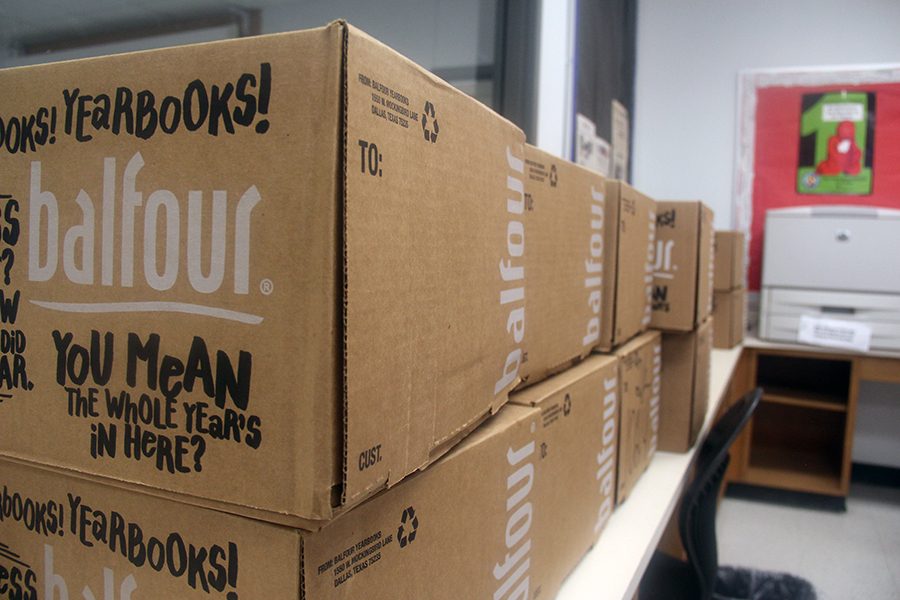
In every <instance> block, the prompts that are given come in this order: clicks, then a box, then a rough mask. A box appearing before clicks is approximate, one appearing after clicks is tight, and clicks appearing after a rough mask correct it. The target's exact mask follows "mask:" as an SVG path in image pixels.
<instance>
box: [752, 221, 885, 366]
mask: <svg viewBox="0 0 900 600" xmlns="http://www.w3.org/2000/svg"><path fill="white" fill-rule="evenodd" d="M803 316H807V317H812V318H820V319H839V320H841V321H851V322H857V323H862V324H864V325H866V326H868V327H869V328H871V341H870V347H871V348H872V349H880V350H900V210H890V209H883V208H874V207H864V206H803V207H797V208H785V209H777V210H770V211H768V212H767V213H766V230H765V242H764V251H763V270H762V290H761V291H760V319H759V336H760V337H761V338H762V339H766V340H772V341H780V342H797V341H798V331H799V328H800V323H801V318H802V317H803Z"/></svg>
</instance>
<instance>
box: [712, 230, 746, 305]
mask: <svg viewBox="0 0 900 600" xmlns="http://www.w3.org/2000/svg"><path fill="white" fill-rule="evenodd" d="M713 264H714V265H715V278H714V279H713V289H714V290H715V291H717V292H727V291H728V290H733V289H735V288H740V287H744V234H743V232H741V231H716V235H715V258H714V260H713Z"/></svg>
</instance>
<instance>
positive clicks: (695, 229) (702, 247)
mask: <svg viewBox="0 0 900 600" xmlns="http://www.w3.org/2000/svg"><path fill="white" fill-rule="evenodd" d="M712 290H713V213H712V210H710V209H709V207H707V206H706V205H704V204H703V203H702V202H696V201H694V202H679V201H660V202H659V203H658V212H657V217H656V249H655V260H654V265H653V313H652V314H653V319H652V325H653V327H654V328H656V329H660V330H662V331H663V332H664V333H663V340H662V363H663V375H662V383H663V385H662V388H663V389H662V406H661V410H660V434H659V447H660V449H661V450H666V451H670V452H685V451H687V450H688V449H689V448H690V447H691V446H693V444H694V442H695V441H696V439H697V435H698V433H699V432H700V429H701V428H702V426H703V420H704V418H705V417H706V409H707V406H708V401H709V377H710V358H711V349H712V322H711V319H710V318H709V316H710V313H711V312H712Z"/></svg>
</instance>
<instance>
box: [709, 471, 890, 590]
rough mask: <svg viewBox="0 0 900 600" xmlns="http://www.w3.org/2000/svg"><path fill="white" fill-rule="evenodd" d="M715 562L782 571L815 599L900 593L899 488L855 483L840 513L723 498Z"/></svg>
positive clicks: (719, 516) (719, 514)
mask: <svg viewBox="0 0 900 600" xmlns="http://www.w3.org/2000/svg"><path fill="white" fill-rule="evenodd" d="M718 540H719V563H720V564H722V565H735V566H738V565H739V566H747V567H753V568H757V569H765V570H773V571H787V572H789V573H793V574H795V575H799V576H801V577H804V578H806V579H808V580H809V581H810V582H812V583H813V585H815V587H816V591H817V592H818V595H819V600H898V599H900V490H898V489H896V488H886V487H876V486H869V485H861V484H860V485H856V484H854V485H853V486H852V488H851V491H850V497H849V499H848V501H847V512H846V513H834V512H828V511H820V510H808V509H801V508H793V507H787V506H781V505H776V504H767V503H762V502H755V501H749V500H739V499H734V498H725V500H724V501H723V502H722V505H721V506H720V508H719V513H718Z"/></svg>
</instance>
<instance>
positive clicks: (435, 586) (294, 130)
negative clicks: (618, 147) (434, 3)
mask: <svg viewBox="0 0 900 600" xmlns="http://www.w3.org/2000/svg"><path fill="white" fill-rule="evenodd" d="M0 83H2V85H0V107H2V110H3V111H4V114H3V115H2V117H3V119H4V120H5V121H6V122H11V121H10V118H9V115H15V119H18V120H17V121H16V122H17V123H22V122H23V121H22V120H21V119H22V118H23V117H22V115H25V117H24V119H25V121H27V120H28V118H29V115H31V117H32V118H31V121H32V122H34V123H35V124H36V125H35V127H34V128H33V129H30V130H29V131H32V133H31V134H29V135H28V136H25V135H24V134H22V131H24V130H23V129H21V127H20V128H19V129H18V131H19V134H17V135H16V139H15V141H14V142H13V141H10V139H7V140H6V141H5V142H4V143H5V146H4V153H3V155H2V156H0V164H2V168H3V172H4V173H5V174H6V175H7V177H6V178H5V179H4V181H3V185H4V186H5V187H4V189H2V190H0V192H2V194H3V202H4V205H3V211H2V214H3V218H4V223H3V236H2V239H3V243H4V256H6V255H7V254H9V255H11V258H9V259H8V264H9V269H8V270H7V271H6V272H7V273H8V274H9V277H8V281H7V285H6V286H5V287H4V289H3V298H2V299H0V300H2V302H0V306H2V309H3V322H4V324H5V327H7V328H8V329H9V330H10V331H11V332H12V334H11V335H12V336H13V338H15V339H16V340H19V341H18V342H17V343H16V344H15V345H14V346H10V347H9V348H8V349H5V350H4V352H5V354H4V355H3V359H4V362H3V365H5V366H8V367H9V368H8V369H7V371H8V372H9V376H8V377H6V379H5V380H4V386H3V389H2V391H3V395H2V399H0V454H2V456H3V458H2V459H0V494H2V495H0V585H2V586H5V589H8V590H11V592H10V593H11V595H10V597H17V598H38V597H44V598H61V599H68V598H74V597H76V596H78V597H84V598H99V597H103V598H117V599H120V600H126V599H128V598H131V597H132V596H134V597H135V598H138V597H141V598H147V597H153V598H185V599H189V598H208V597H216V598H223V599H226V600H237V599H238V598H241V597H243V598H286V599H287V598H293V599H297V600H303V599H307V598H308V599H311V600H313V599H315V600H318V599H326V598H371V599H377V598H438V597H442V598H443V597H446V598H474V597H482V596H487V595H493V597H494V598H496V599H503V598H526V597H534V596H536V595H537V594H538V593H540V594H541V595H542V596H547V597H552V596H553V595H554V594H555V593H556V590H557V589H558V588H559V586H560V584H561V582H562V579H563V578H564V577H565V575H566V574H567V573H568V572H569V571H570V570H571V569H572V567H573V566H574V565H575V563H576V562H577V561H578V559H579V558H580V557H581V556H582V555H583V554H584V553H585V552H586V551H587V549H588V548H589V547H590V546H591V545H592V544H593V543H594V542H595V541H596V539H597V536H598V535H600V533H601V531H602V529H603V527H604V525H605V523H606V521H607V520H608V518H609V516H610V514H611V513H612V510H613V507H614V505H615V502H616V496H617V495H618V501H619V502H621V501H622V500H623V499H624V498H625V497H626V496H627V494H628V491H629V490H630V489H631V487H632V486H633V484H634V481H635V480H636V479H637V477H638V476H639V475H640V473H641V472H643V470H644V469H645V468H646V466H647V464H648V463H649V460H650V458H651V456H652V454H653V452H654V451H655V449H656V448H657V446H658V445H660V443H661V442H660V441H658V439H657V438H658V436H659V435H660V431H659V428H660V421H659V418H660V405H659V402H660V371H661V361H662V360H663V357H662V352H663V351H662V350H661V349H660V338H659V334H658V333H655V332H649V333H642V332H644V331H645V330H646V329H647V327H648V325H649V324H650V283H651V264H650V258H651V257H652V254H653V247H654V231H655V228H656V222H657V210H656V206H655V202H654V201H653V200H651V199H649V198H647V197H646V196H643V195H641V194H639V193H638V192H636V191H635V190H633V189H631V188H630V187H629V186H627V185H626V184H624V183H620V182H607V181H606V180H605V179H604V178H603V177H602V176H600V175H597V174H594V173H592V172H590V171H587V170H585V169H583V168H581V167H577V166H575V165H573V164H571V163H568V162H566V161H562V160H560V159H557V158H555V157H553V156H551V155H548V154H546V153H543V152H541V151H539V150H537V149H535V148H532V147H527V146H526V145H525V144H524V135H523V134H522V132H521V131H520V130H518V129H517V128H516V127H515V126H513V125H512V124H510V123H508V122H507V121H505V120H504V119H503V118H501V117H499V116H497V115H496V114H494V113H492V112H491V111H490V110H488V109H487V108H485V107H484V106H482V105H481V104H479V103H477V102H476V101H474V100H472V99H470V98H468V97H467V96H465V95H464V94H462V93H461V92H458V91H457V90H454V89H452V88H451V87H450V86H448V85H447V84H446V83H444V82H442V81H440V80H439V79H437V78H436V77H434V76H432V75H431V74H429V73H427V72H426V71H424V70H423V69H421V68H420V67H418V66H416V65H415V64H413V63H411V62H410V61H408V60H407V59H405V58H403V57H401V56H400V55H398V54H396V53H395V52H394V51H392V50H390V49H389V48H387V47H386V46H384V45H382V44H380V43H379V42H377V41H375V40H373V39H372V38H370V37H368V36H366V35H365V34H363V33H361V32H360V31H358V30H356V29H354V28H353V27H351V26H349V25H347V24H345V23H342V22H337V23H333V24H331V25H330V26H327V27H324V28H320V29H315V30H309V31H304V32H297V33H291V34H282V35H275V36H264V37H259V38H253V39H248V40H241V41H230V42H220V43H212V44H204V45H198V46H190V47H184V48H173V49H167V50H160V51H152V52H143V53H135V54H126V55H120V56H114V57H106V58H102V59H95V60H87V61H76V62H70V63H62V64H55V65H47V66H40V67H29V68H22V69H12V70H7V71H4V72H2V73H0ZM5 131H6V133H7V134H9V132H11V131H13V130H12V129H10V128H9V127H7V128H6V130H5ZM6 249H8V250H9V252H8V253H7V252H6V251H5V250H6ZM698 314H699V312H698ZM598 350H601V351H605V354H602V355H597V354H596V353H595V354H593V355H592V352H596V351H598ZM619 432H621V435H620V433H619ZM617 474H618V476H617ZM617 489H618V494H617Z"/></svg>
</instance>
